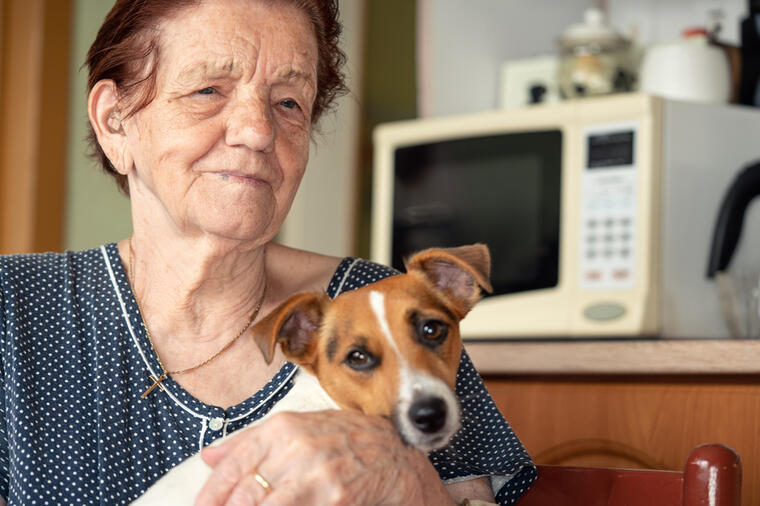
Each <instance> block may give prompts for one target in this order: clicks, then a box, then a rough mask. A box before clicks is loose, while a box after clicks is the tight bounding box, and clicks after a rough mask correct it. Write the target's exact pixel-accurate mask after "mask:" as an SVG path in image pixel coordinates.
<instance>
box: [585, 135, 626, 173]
mask: <svg viewBox="0 0 760 506" xmlns="http://www.w3.org/2000/svg"><path fill="white" fill-rule="evenodd" d="M634 139H635V135H634V132H633V130H628V131H625V132H609V133H604V134H594V135H589V136H588V164H587V167H588V168H589V169H603V168H610V167H627V166H631V165H633V147H634V146H633V144H634Z"/></svg>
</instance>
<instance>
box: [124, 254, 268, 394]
mask: <svg viewBox="0 0 760 506" xmlns="http://www.w3.org/2000/svg"><path fill="white" fill-rule="evenodd" d="M134 253H135V250H134V248H132V240H131V239H130V241H129V274H130V277H131V278H132V279H131V280H130V282H131V283H132V286H133V287H134V276H135V268H134V267H135V254H134ZM132 293H133V295H134V297H135V303H136V304H137V310H138V312H139V313H140V323H142V326H143V329H145V335H146V336H148V342H149V343H150V348H151V349H152V350H153V354H154V355H156V360H158V365H160V366H161V375H160V376H159V377H158V378H156V377H154V376H153V375H152V374H148V377H149V378H150V379H151V380H153V384H152V385H151V386H149V387H148V389H147V390H146V391H145V392H143V393H142V395H140V397H141V398H142V399H144V398H146V397H147V396H148V395H149V394H150V393H151V392H152V391H153V390H154V389H155V388H156V387H158V388H160V389H161V391H163V390H164V386H163V385H162V384H161V383H162V382H163V381H164V380H166V378H168V377H169V375H170V374H172V375H177V374H184V373H187V372H191V371H194V370H196V369H200V368H201V367H203V366H204V365H206V364H208V363H209V362H211V361H212V360H214V359H215V358H216V357H218V356H219V355H221V354H222V353H224V352H225V351H226V350H227V348H229V347H230V346H232V343H234V342H235V341H237V340H238V339H239V338H240V336H242V335H243V334H244V333H245V331H246V330H248V327H250V326H251V324H252V323H253V321H254V320H255V319H256V317H257V316H258V315H259V311H260V310H261V306H262V304H264V299H265V298H266V296H267V280H266V276H264V290H263V291H262V292H261V298H260V299H259V302H258V304H256V309H254V310H253V313H251V316H250V318H248V320H246V323H245V326H244V327H243V328H242V329H241V330H240V332H238V333H237V334H236V335H235V337H233V338H232V339H230V341H229V342H228V343H227V344H225V345H224V346H223V347H222V348H221V349H220V350H219V351H217V352H216V353H214V354H213V355H211V357H209V358H207V359H206V360H204V361H203V362H201V363H199V364H196V365H194V366H192V367H188V368H187V369H180V370H178V371H167V370H166V367H165V366H164V363H163V362H161V357H160V356H159V355H158V352H157V351H156V347H155V346H154V344H153V339H152V338H151V336H150V331H149V330H148V325H147V324H146V323H145V319H144V318H143V311H142V308H141V307H140V302H139V301H138V300H137V294H136V293H134V288H133V289H132Z"/></svg>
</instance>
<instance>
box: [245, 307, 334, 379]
mask: <svg viewBox="0 0 760 506" xmlns="http://www.w3.org/2000/svg"><path fill="white" fill-rule="evenodd" d="M329 300H330V298H329V297H328V296H327V295H326V294H324V293H301V294H297V295H294V296H292V297H291V298H289V299H288V300H286V301H285V302H283V303H282V304H280V305H279V306H278V307H277V308H276V309H275V310H274V311H272V312H271V313H269V314H268V315H267V316H266V317H265V318H264V319H262V320H261V321H260V322H259V323H257V324H256V325H255V326H254V327H253V329H251V333H252V334H253V339H254V341H256V344H258V346H259V348H260V349H261V353H262V354H263V355H264V360H266V363H267V364H270V363H272V358H273V356H274V347H275V345H276V344H277V343H281V344H282V351H283V353H285V356H286V357H287V358H288V360H290V361H291V362H295V363H297V364H299V365H306V364H309V363H311V361H312V359H313V354H314V352H315V351H316V335H317V331H318V329H319V326H320V325H321V323H322V317H323V316H324V310H325V307H326V304H327V303H328V302H329Z"/></svg>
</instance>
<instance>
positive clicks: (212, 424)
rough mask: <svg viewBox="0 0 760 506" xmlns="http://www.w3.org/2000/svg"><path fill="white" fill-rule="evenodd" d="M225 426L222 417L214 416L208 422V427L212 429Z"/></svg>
mask: <svg viewBox="0 0 760 506" xmlns="http://www.w3.org/2000/svg"><path fill="white" fill-rule="evenodd" d="M222 427H224V420H223V419H221V418H212V419H211V420H209V422H208V428H209V429H211V430H219V429H221V428H222Z"/></svg>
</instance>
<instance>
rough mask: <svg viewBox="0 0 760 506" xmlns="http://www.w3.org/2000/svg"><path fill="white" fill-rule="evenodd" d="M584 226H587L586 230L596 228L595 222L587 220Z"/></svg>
mask: <svg viewBox="0 0 760 506" xmlns="http://www.w3.org/2000/svg"><path fill="white" fill-rule="evenodd" d="M586 226H587V227H588V228H596V220H588V221H587V222H586Z"/></svg>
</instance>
